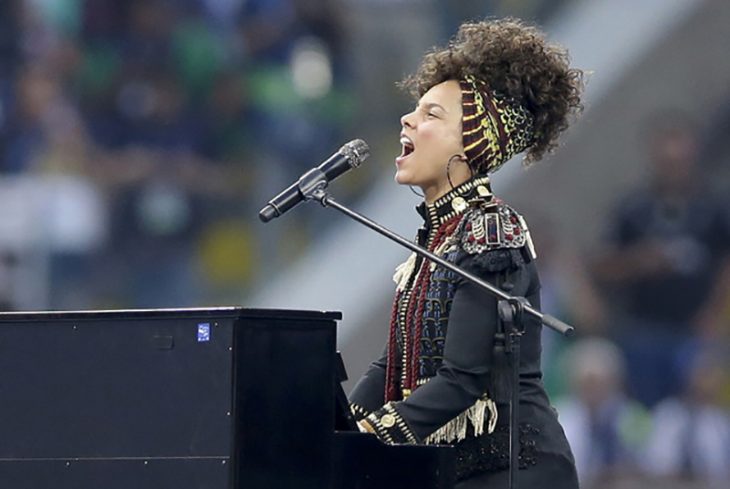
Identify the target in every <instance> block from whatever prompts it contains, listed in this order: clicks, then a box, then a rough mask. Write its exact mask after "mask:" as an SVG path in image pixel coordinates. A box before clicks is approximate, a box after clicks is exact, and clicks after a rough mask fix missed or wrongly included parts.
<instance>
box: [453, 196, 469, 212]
mask: <svg viewBox="0 0 730 489" xmlns="http://www.w3.org/2000/svg"><path fill="white" fill-rule="evenodd" d="M451 207H453V209H454V210H455V211H456V212H461V211H463V210H464V209H466V207H467V204H466V200H464V197H455V198H454V200H452V201H451Z"/></svg>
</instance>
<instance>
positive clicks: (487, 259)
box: [368, 250, 529, 443]
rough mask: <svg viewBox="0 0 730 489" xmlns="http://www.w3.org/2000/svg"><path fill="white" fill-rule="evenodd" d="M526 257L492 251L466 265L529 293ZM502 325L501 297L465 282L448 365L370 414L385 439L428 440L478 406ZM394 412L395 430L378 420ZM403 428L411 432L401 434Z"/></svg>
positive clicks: (455, 306) (454, 313) (452, 320)
mask: <svg viewBox="0 0 730 489" xmlns="http://www.w3.org/2000/svg"><path fill="white" fill-rule="evenodd" d="M520 258H521V257H520V256H519V251H516V250H496V251H489V252H486V253H482V254H481V255H477V256H475V257H470V259H469V260H468V263H465V264H464V268H466V269H468V270H470V271H471V272H473V273H476V274H477V275H478V276H480V277H481V278H483V279H486V280H487V281H489V282H491V283H493V284H497V285H498V284H499V283H501V282H503V281H505V280H508V281H510V282H511V283H513V284H514V285H515V287H514V289H512V293H513V294H516V295H524V294H525V293H526V291H527V286H528V285H529V274H528V273H527V271H526V267H525V265H524V262H522V263H521V264H519V263H518V262H521V259H520ZM496 328H497V301H496V299H495V298H493V297H492V296H491V295H489V294H488V293H487V292H483V291H482V290H481V289H479V288H478V287H477V286H475V285H473V284H472V283H470V282H464V281H459V283H458V287H457V289H456V293H455V295H454V300H453V303H452V307H451V312H450V314H449V323H448V330H447V334H446V342H445V346H444V359H443V363H442V364H441V367H440V368H439V370H438V371H437V373H436V376H435V377H433V378H432V379H431V380H430V381H429V382H428V383H426V384H425V385H423V386H421V387H419V388H418V389H416V390H415V391H414V392H413V394H411V395H410V396H409V397H408V399H406V400H405V401H401V402H396V403H392V404H391V405H390V406H386V407H384V408H383V409H381V410H379V411H377V412H375V413H373V414H372V415H371V416H369V417H368V421H371V424H373V425H375V426H374V427H375V430H376V431H377V432H379V431H383V434H384V436H381V437H382V438H384V439H385V440H386V441H390V440H389V439H388V438H390V439H391V440H393V442H395V443H409V442H411V443H412V442H414V440H415V442H422V441H423V440H424V439H425V438H426V437H428V435H430V434H431V433H433V432H434V431H436V430H437V429H439V428H440V427H442V426H444V425H445V424H446V423H448V422H449V421H451V420H452V419H453V418H455V417H456V416H458V415H459V414H461V413H462V412H464V411H465V410H466V409H468V408H470V407H471V406H473V405H474V403H476V401H477V400H478V399H480V398H481V397H482V396H483V395H484V394H485V393H486V390H487V384H488V382H489V376H490V375H489V374H490V371H491V368H492V356H493V351H492V350H493V347H494V335H495V333H496ZM386 408H389V409H386ZM388 414H389V415H390V416H391V418H389V419H388V421H392V420H395V421H396V422H395V423H391V422H387V423H386V425H388V424H390V425H392V428H390V429H389V430H388V429H387V428H388V427H387V426H385V428H383V426H382V423H381V422H380V419H379V418H378V416H381V417H385V416H387V415H388ZM399 427H400V428H402V429H403V430H404V431H405V432H404V433H398V432H397V431H398V430H399ZM386 431H387V432H388V433H386ZM409 432H410V433H409ZM379 434H380V433H379Z"/></svg>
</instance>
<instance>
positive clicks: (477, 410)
mask: <svg viewBox="0 0 730 489" xmlns="http://www.w3.org/2000/svg"><path fill="white" fill-rule="evenodd" d="M485 415H486V416H489V418H488V419H489V423H488V426H487V433H492V432H493V431H494V429H495V427H496V426H497V405H496V404H495V403H494V401H492V400H491V399H489V398H488V397H484V398H482V399H479V400H478V401H477V402H476V403H474V405H473V406H472V407H470V408H469V409H467V410H466V411H464V412H463V413H461V414H460V415H458V416H457V417H455V418H454V419H452V420H451V421H449V422H448V423H446V424H445V425H444V426H442V427H441V428H439V429H438V430H437V431H435V432H433V433H431V435H429V436H428V438H426V439H425V440H424V443H425V444H427V445H437V444H439V443H452V442H456V441H461V440H463V439H465V438H466V435H467V432H468V429H469V425H471V426H472V428H473V429H474V436H479V435H481V434H483V433H484V416H485Z"/></svg>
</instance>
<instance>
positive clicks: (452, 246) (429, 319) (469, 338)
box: [350, 19, 582, 489]
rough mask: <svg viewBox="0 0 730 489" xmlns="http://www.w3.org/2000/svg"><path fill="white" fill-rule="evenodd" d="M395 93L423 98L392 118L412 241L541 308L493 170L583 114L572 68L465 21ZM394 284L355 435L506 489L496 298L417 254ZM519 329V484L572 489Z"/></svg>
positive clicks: (527, 251) (504, 30) (536, 364)
mask: <svg viewBox="0 0 730 489" xmlns="http://www.w3.org/2000/svg"><path fill="white" fill-rule="evenodd" d="M404 85H405V86H406V87H407V88H409V89H411V91H412V92H414V94H416V95H417V96H418V97H419V99H418V103H417V105H416V108H415V109H414V110H413V111H412V112H410V113H408V114H406V115H404V116H403V117H402V118H401V125H402V131H401V139H400V141H401V144H402V153H401V155H400V156H398V157H397V158H396V160H395V163H396V167H397V172H396V176H395V179H396V181H397V182H398V183H400V184H403V185H411V186H417V187H420V188H421V190H422V191H423V195H424V203H423V204H421V206H419V208H418V210H419V212H420V214H421V215H422V217H423V219H424V226H423V228H422V229H421V230H420V231H419V234H418V241H419V243H420V244H421V245H423V246H425V247H427V248H428V249H429V250H431V251H432V252H434V253H436V254H438V255H440V256H442V257H444V258H446V259H447V260H449V261H451V262H454V263H456V264H458V265H459V266H461V267H463V268H465V269H466V270H468V271H471V272H473V273H475V274H477V275H479V276H480V277H483V278H485V279H487V280H489V281H490V282H492V283H494V284H496V285H498V286H499V287H501V288H502V289H504V290H506V291H509V292H510V293H511V294H513V295H516V296H523V297H526V298H527V299H528V300H529V301H530V303H531V304H533V305H534V306H536V307H539V305H540V302H539V300H540V299H539V287H540V285H539V281H538V277H537V273H536V267H535V256H536V255H535V252H534V250H533V249H532V243H531V240H530V235H529V232H528V229H527V226H526V225H525V222H524V220H523V219H522V217H521V216H520V215H519V214H517V213H516V212H515V211H514V210H513V209H511V208H510V207H509V206H507V205H505V204H503V203H502V202H501V201H500V200H498V199H497V198H496V197H494V195H493V194H492V192H491V188H490V184H489V174H490V173H492V172H494V171H496V170H497V169H498V168H499V167H500V166H502V165H503V164H504V163H505V162H506V161H507V160H509V159H510V158H511V157H512V156H513V155H516V154H518V153H520V152H523V151H526V152H527V156H526V159H527V161H530V162H531V161H536V160H539V159H540V158H541V157H542V156H543V155H544V154H545V153H546V152H548V151H550V150H551V149H553V148H554V147H555V146H556V139H557V137H558V135H559V134H560V133H561V132H562V131H563V130H564V129H565V128H566V127H567V125H568V119H569V118H570V116H571V115H572V114H573V113H576V112H577V111H579V109H580V91H581V87H582V72H580V71H579V70H575V69H571V68H569V66H568V60H567V54H566V53H565V51H564V50H562V49H561V48H559V47H556V46H553V45H550V44H548V43H547V42H546V41H545V39H544V37H543V36H542V34H541V33H540V32H539V31H538V30H537V29H535V28H533V27H529V26H526V25H525V24H523V23H522V22H520V21H517V20H512V19H507V20H498V21H484V22H478V23H466V24H463V25H462V26H461V28H460V29H459V32H458V34H457V36H456V37H455V38H454V39H453V40H452V42H451V43H450V44H449V45H448V46H447V47H446V48H444V49H437V50H435V51H433V52H431V53H429V54H427V55H426V56H425V57H424V59H423V61H422V63H421V66H420V68H419V70H418V72H417V73H416V74H415V76H412V77H410V78H408V79H407V80H406V81H405V83H404ZM394 280H395V282H396V295H395V301H394V304H393V311H392V317H391V327H390V335H389V338H388V342H387V345H386V348H385V351H384V352H383V355H382V357H381V358H380V359H379V360H377V361H375V362H373V364H372V365H371V366H370V368H369V369H368V371H367V372H366V373H365V375H364V376H363V378H362V379H361V380H360V381H359V382H358V384H357V385H356V386H355V388H354V390H353V391H352V393H351V395H350V401H351V408H352V410H353V412H354V413H355V416H356V419H357V420H358V424H359V426H360V428H361V430H363V431H368V432H371V433H375V434H376V435H377V436H378V437H379V438H380V439H381V440H382V441H384V442H386V443H421V444H452V445H455V446H456V448H457V476H458V479H459V480H460V481H461V482H460V483H459V486H458V487H459V488H464V489H467V488H476V487H489V488H496V487H506V482H507V478H508V471H507V467H508V460H509V453H508V447H509V435H508V424H509V418H508V400H509V390H508V388H505V387H503V385H505V383H506V378H507V375H508V371H509V370H508V366H506V365H505V360H504V356H503V355H500V354H495V352H494V336H495V333H496V331H497V328H498V326H499V320H498V316H497V305H496V301H495V299H493V298H492V297H490V296H489V295H487V294H485V293H484V292H482V291H480V290H478V289H477V288H476V287H475V286H474V285H473V284H471V283H469V282H466V281H463V280H462V279H460V278H459V277H457V276H456V275H455V274H453V273H451V272H449V271H446V270H444V269H442V268H440V267H436V266H434V265H432V264H430V263H428V262H426V263H424V262H423V261H422V260H421V259H420V258H416V256H415V255H413V256H411V257H410V258H409V259H408V260H407V261H406V262H405V263H404V264H403V265H401V266H400V267H398V269H397V270H396V274H395V276H394ZM525 323H526V324H525V330H526V331H525V334H524V335H523V337H522V352H521V362H520V393H519V394H520V420H519V421H520V469H524V470H521V471H520V474H519V480H520V486H521V487H525V488H530V487H542V486H543V485H544V484H545V483H546V481H549V486H550V487H551V488H575V487H577V484H578V483H577V479H576V475H575V468H574V463H573V457H572V455H571V452H570V448H569V446H568V444H567V441H566V440H565V435H564V434H563V430H562V428H561V427H560V425H559V424H558V421H557V417H556V414H555V412H554V410H553V409H552V408H551V407H550V404H549V401H548V398H547V396H546V394H545V390H544V388H543V386H542V382H541V372H540V328H541V326H540V324H539V323H537V322H536V321H534V320H532V319H526V320H525ZM507 385H508V383H507Z"/></svg>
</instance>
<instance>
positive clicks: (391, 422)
mask: <svg viewBox="0 0 730 489" xmlns="http://www.w3.org/2000/svg"><path fill="white" fill-rule="evenodd" d="M380 424H382V425H383V427H385V428H392V427H393V426H395V416H393V415H392V414H385V415H383V417H382V418H380Z"/></svg>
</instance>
